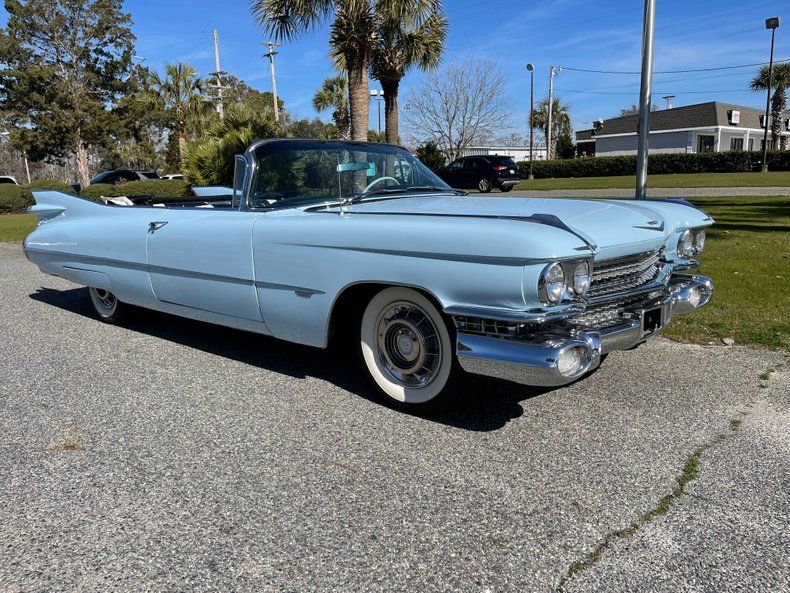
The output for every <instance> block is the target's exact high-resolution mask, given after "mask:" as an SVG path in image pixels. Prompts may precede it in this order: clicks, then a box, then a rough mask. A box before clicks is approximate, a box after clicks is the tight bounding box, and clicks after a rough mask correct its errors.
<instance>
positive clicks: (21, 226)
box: [0, 214, 36, 243]
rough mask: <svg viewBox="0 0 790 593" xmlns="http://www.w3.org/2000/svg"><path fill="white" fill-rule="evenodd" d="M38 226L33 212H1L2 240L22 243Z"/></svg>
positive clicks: (0, 236) (0, 231)
mask: <svg viewBox="0 0 790 593" xmlns="http://www.w3.org/2000/svg"><path fill="white" fill-rule="evenodd" d="M34 228H36V217H35V216H33V215H32V214H0V242H2V243H21V242H22V241H23V240H24V238H25V237H27V235H28V233H29V232H30V231H32V230H33V229H34Z"/></svg>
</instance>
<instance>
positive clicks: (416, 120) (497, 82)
mask: <svg viewBox="0 0 790 593" xmlns="http://www.w3.org/2000/svg"><path fill="white" fill-rule="evenodd" d="M508 107H509V104H508V101H507V98H506V95H505V89H504V74H503V72H502V68H501V67H500V66H499V65H498V64H496V63H495V62H491V61H489V60H483V59H480V58H477V57H475V56H474V55H470V56H467V57H465V58H463V59H459V60H454V61H452V62H450V63H448V64H447V65H446V66H445V67H444V68H442V69H441V70H439V71H436V72H432V73H430V74H429V75H428V76H427V77H426V79H425V81H424V82H423V83H422V84H421V85H420V86H418V87H416V88H413V89H412V91H411V93H410V95H409V98H408V100H407V109H406V110H405V113H404V116H405V117H404V119H405V122H406V124H407V126H408V128H409V132H410V134H411V136H412V137H413V139H414V140H415V141H416V142H425V141H432V142H434V143H435V144H436V145H437V146H438V147H439V148H440V149H441V150H442V151H444V152H445V154H447V158H448V159H450V160H452V159H454V158H456V157H458V156H459V155H460V154H461V153H462V152H463V151H464V149H466V148H468V147H469V146H473V145H474V144H475V143H477V142H481V141H483V140H484V139H485V138H488V137H491V135H492V134H494V133H496V132H498V131H501V128H502V127H504V126H505V124H506V122H507V117H508Z"/></svg>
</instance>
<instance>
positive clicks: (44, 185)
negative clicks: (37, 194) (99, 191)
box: [25, 179, 77, 195]
mask: <svg viewBox="0 0 790 593" xmlns="http://www.w3.org/2000/svg"><path fill="white" fill-rule="evenodd" d="M25 187H26V188H27V189H29V190H33V191H35V190H42V189H54V190H56V191H62V192H63V193H66V194H72V195H74V194H76V193H77V192H75V191H74V188H73V187H71V186H70V185H69V184H68V183H63V182H62V181H58V180H57V179H36V180H34V181H31V182H30V183H28V184H27V185H26V186H25Z"/></svg>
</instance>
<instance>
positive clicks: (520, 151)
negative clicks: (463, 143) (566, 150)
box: [458, 146, 546, 162]
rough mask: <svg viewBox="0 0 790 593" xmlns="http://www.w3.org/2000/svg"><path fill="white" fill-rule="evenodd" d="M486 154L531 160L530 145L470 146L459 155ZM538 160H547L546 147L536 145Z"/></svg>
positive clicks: (516, 159)
mask: <svg viewBox="0 0 790 593" xmlns="http://www.w3.org/2000/svg"><path fill="white" fill-rule="evenodd" d="M486 155H491V156H493V155H499V156H509V157H511V158H512V159H513V160H514V161H516V162H518V161H528V160H529V146H470V147H469V148H467V149H466V150H464V151H462V152H461V154H460V155H458V156H459V157H462V156H486ZM533 158H534V160H536V161H545V160H546V147H545V146H535V152H534V155H533Z"/></svg>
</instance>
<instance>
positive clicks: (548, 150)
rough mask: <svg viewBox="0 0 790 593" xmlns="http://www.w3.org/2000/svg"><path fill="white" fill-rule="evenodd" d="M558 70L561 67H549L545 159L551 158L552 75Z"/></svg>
mask: <svg viewBox="0 0 790 593" xmlns="http://www.w3.org/2000/svg"><path fill="white" fill-rule="evenodd" d="M559 70H562V68H561V67H560V68H555V67H554V66H551V67H550V68H549V105H548V110H549V115H548V121H547V122H546V123H547V126H548V127H547V128H546V159H547V160H551V116H552V111H554V75H555V74H556V73H557V72H558V71H559Z"/></svg>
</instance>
